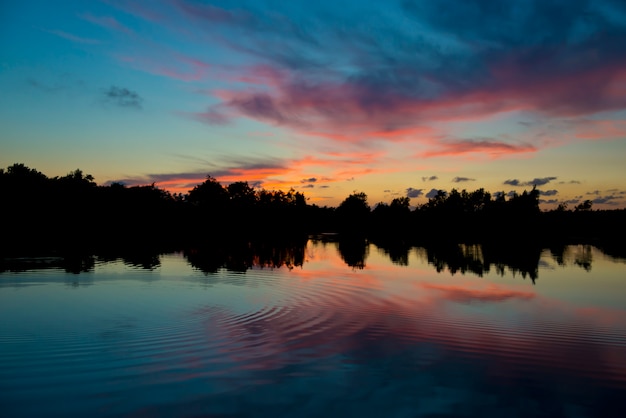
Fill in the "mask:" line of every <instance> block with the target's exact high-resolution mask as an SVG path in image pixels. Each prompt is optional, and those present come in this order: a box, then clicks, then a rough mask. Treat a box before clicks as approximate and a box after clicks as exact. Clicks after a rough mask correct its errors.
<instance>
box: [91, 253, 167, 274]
mask: <svg viewBox="0 0 626 418" xmlns="http://www.w3.org/2000/svg"><path fill="white" fill-rule="evenodd" d="M161 254H162V253H161V252H158V251H154V252H150V251H136V252H124V253H122V254H111V253H108V254H107V253H105V254H102V255H98V262H99V263H111V262H115V261H118V260H119V261H122V263H124V264H125V265H127V266H129V267H132V268H140V269H144V270H154V269H157V268H159V267H160V266H161Z"/></svg>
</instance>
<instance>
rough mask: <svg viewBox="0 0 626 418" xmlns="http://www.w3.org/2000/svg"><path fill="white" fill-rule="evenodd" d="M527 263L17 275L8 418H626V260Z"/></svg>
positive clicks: (456, 251) (334, 263) (347, 263)
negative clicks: (473, 417)
mask: <svg viewBox="0 0 626 418" xmlns="http://www.w3.org/2000/svg"><path fill="white" fill-rule="evenodd" d="M518 251H521V250H519V249H518ZM529 253H530V254H529V255H525V254H511V253H508V255H507V251H502V249H500V252H498V254H499V255H498V256H494V255H493V254H490V253H489V252H488V251H487V249H485V248H483V247H480V246H452V247H450V246H448V247H446V248H438V249H425V248H405V249H401V250H399V251H398V250H393V251H392V250H383V249H381V248H378V247H376V246H375V245H373V244H367V243H364V242H363V243H357V244H354V243H348V244H346V243H336V242H322V241H314V240H309V241H308V242H306V244H303V245H301V246H298V245H295V246H291V247H289V246H286V247H282V248H273V247H268V246H266V247H263V248H260V249H259V248H252V247H250V246H244V247H243V248H240V249H239V253H238V254H236V255H233V254H229V253H228V251H227V250H225V249H220V247H219V246H218V247H213V248H208V249H204V250H194V251H186V252H184V253H183V252H181V253H170V254H156V255H155V254H142V255H133V256H125V257H116V256H98V257H95V256H94V257H83V258H80V259H59V258H39V259H13V260H9V261H6V260H5V262H4V264H3V266H4V267H3V268H2V270H4V271H3V272H2V273H0V318H1V319H0V415H1V416H3V417H44V416H46V417H47V416H59V417H84V416H98V417H100V416H102V417H107V416H111V417H113V416H121V417H174V416H176V417H178V416H180V417H207V416H210V417H231V416H232V417H238V416H243V417H245V416H255V417H257V416H274V417H276V416H278V417H293V416H302V417H320V416H326V417H329V416H340V417H346V416H348V417H349V416H358V417H365V416H374V417H422V416H423V417H446V416H455V417H458V416H483V417H484V416H487V417H490V416H493V417H504V416H506V417H518V416H520V417H522V416H523V417H529V416H545V417H596V416H597V417H612V416H615V417H617V416H620V417H622V416H624V410H625V409H624V408H626V274H625V273H626V264H625V261H624V260H623V259H615V258H612V257H609V256H607V255H605V254H603V253H602V252H601V251H600V250H598V249H596V248H594V247H590V246H570V247H565V248H561V249H558V250H557V251H555V250H541V249H539V250H532V251H530V250H529ZM242 254H243V255H242ZM503 254H504V255H503Z"/></svg>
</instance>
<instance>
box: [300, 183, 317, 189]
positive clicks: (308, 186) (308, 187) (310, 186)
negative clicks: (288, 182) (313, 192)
mask: <svg viewBox="0 0 626 418" xmlns="http://www.w3.org/2000/svg"><path fill="white" fill-rule="evenodd" d="M301 187H302V188H303V189H312V188H314V187H315V184H305V185H304V186H301Z"/></svg>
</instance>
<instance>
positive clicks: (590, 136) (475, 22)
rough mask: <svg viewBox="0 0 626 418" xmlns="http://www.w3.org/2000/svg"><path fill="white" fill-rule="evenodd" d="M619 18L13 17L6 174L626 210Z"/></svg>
mask: <svg viewBox="0 0 626 418" xmlns="http://www.w3.org/2000/svg"><path fill="white" fill-rule="evenodd" d="M625 162H626V2H624V1H623V0H596V1H591V0H559V1H551V0H511V1H501V0H464V1H457V0H438V1H431V0H388V1H373V0H369V1H368V0H333V1H326V0H318V1H315V2H313V1H283V0H280V1H279V0H265V1H260V0H250V1H244V0H229V1H197V0H153V1H135V0H94V1H78V0H75V1H71V0H59V1H49V0H45V1H44V0H22V1H16V0H10V1H5V2H2V3H1V4H0V167H3V168H6V167H8V166H10V165H12V164H13V163H24V164H26V165H27V166H29V167H31V168H35V169H37V170H39V171H41V172H43V173H44V174H46V175H48V176H49V177H53V176H62V175H65V174H67V173H69V172H70V171H73V170H75V169H77V168H79V169H81V170H83V171H84V172H85V173H89V174H92V175H93V176H94V177H95V180H96V182H97V183H98V184H110V183H111V182H122V183H124V184H126V185H128V186H132V185H140V184H152V183H154V184H156V185H157V186H159V187H161V188H164V189H167V190H170V191H173V192H186V191H188V190H190V189H191V188H193V187H194V186H195V185H197V184H199V183H201V182H202V181H204V180H205V179H206V176H207V175H210V176H212V177H214V178H216V179H217V180H218V181H220V182H221V183H222V184H224V185H226V184H229V183H231V182H234V181H248V182H249V184H250V185H253V186H254V187H255V188H265V189H268V190H272V189H281V190H288V189H289V188H294V189H295V190H297V191H301V192H303V193H304V194H305V196H306V197H307V198H309V203H315V204H317V205H320V206H325V205H327V206H336V205H337V204H339V203H340V202H341V201H342V200H343V199H345V198H346V197H347V196H348V195H350V194H351V193H354V192H365V193H366V194H367V195H368V202H369V203H370V204H372V205H374V204H376V203H377V202H389V201H391V200H392V199H394V198H396V197H404V196H407V197H409V198H411V204H412V205H413V206H417V205H420V204H423V203H425V202H427V200H428V197H430V196H432V195H433V193H436V191H437V190H445V191H450V190H451V189H453V188H456V189H457V190H462V189H467V190H468V191H473V190H476V189H479V188H484V189H485V190H487V191H490V192H492V193H495V192H504V193H507V194H508V193H511V192H516V193H521V192H523V191H524V190H530V189H532V187H533V186H536V187H537V189H538V190H539V191H540V193H541V206H542V208H543V209H551V208H554V207H556V205H558V204H559V203H566V204H567V205H568V207H569V208H573V207H574V206H575V205H576V204H578V203H580V202H582V201H584V200H587V199H588V200H591V201H593V203H594V205H593V207H594V208H597V209H602V208H604V209H611V208H624V207H626V164H625Z"/></svg>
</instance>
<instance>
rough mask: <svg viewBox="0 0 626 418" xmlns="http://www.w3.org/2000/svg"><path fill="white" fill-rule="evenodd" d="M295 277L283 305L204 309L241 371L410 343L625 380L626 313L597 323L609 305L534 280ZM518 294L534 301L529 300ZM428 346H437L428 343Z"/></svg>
mask: <svg viewBox="0 0 626 418" xmlns="http://www.w3.org/2000/svg"><path fill="white" fill-rule="evenodd" d="M319 273H321V272H318V274H319ZM329 274H332V273H331V272H329ZM288 287H289V289H288V290H285V293H286V294H287V295H289V296H290V297H289V298H288V299H283V304H282V305H280V306H278V305H265V306H262V307H260V308H258V309H254V310H250V311H249V312H244V313H241V312H240V313H237V314H234V313H233V312H231V311H230V310H229V309H227V308H225V309H219V310H214V309H211V310H210V311H209V312H205V311H203V310H200V311H197V312H196V313H195V315H200V316H201V317H203V323H204V324H205V327H206V328H205V330H204V331H205V332H206V333H207V335H206V339H207V344H208V346H211V344H212V342H214V341H218V342H220V343H219V347H214V348H216V349H218V350H220V351H221V353H222V355H224V356H225V357H227V358H228V359H229V361H228V362H229V363H230V364H232V367H233V368H234V371H237V370H239V371H244V370H245V371H246V372H250V371H255V372H262V371H269V370H274V371H278V370H283V369H284V368H285V367H287V366H291V367H298V368H300V367H302V368H303V369H301V370H300V371H301V372H302V373H305V374H307V373H313V371H312V370H310V369H309V365H311V364H314V363H311V361H315V362H319V361H322V362H331V363H332V362H333V361H334V359H335V358H336V356H342V358H343V359H344V360H343V361H344V362H345V363H346V364H351V363H366V364H371V363H372V362H376V361H382V360H384V361H386V362H389V361H390V360H389V359H393V358H396V357H397V356H399V355H402V353H405V352H410V353H411V356H413V357H414V358H413V359H412V360H414V361H415V364H433V362H435V363H437V362H439V361H440V360H438V359H445V358H449V356H450V355H452V356H453V357H454V358H458V359H468V358H480V359H482V360H481V361H486V362H487V363H488V364H490V366H489V367H490V369H493V370H498V371H499V373H501V375H502V376H501V377H503V378H506V379H516V378H518V377H519V376H523V375H526V374H527V373H528V370H532V369H535V368H537V370H538V371H537V375H547V376H550V378H556V377H557V376H565V375H570V376H585V377H587V378H591V379H603V380H605V381H609V382H612V383H611V385H620V384H621V383H620V382H626V370H622V371H617V372H616V370H615V369H614V367H612V366H611V364H609V363H607V359H609V358H610V359H613V361H615V362H617V364H626V350H624V343H625V342H626V340H624V338H623V337H622V338H621V339H619V338H618V340H615V338H616V335H624V334H619V332H618V331H619V330H620V329H621V330H626V319H624V318H622V319H621V320H619V321H618V322H614V323H613V324H612V327H609V328H607V327H606V326H603V327H598V324H604V325H606V319H605V318H604V316H605V312H604V310H603V309H602V308H598V309H596V310H593V311H592V310H586V311H584V312H583V311H578V310H577V309H575V308H574V307H572V306H569V305H567V304H563V303H561V304H560V305H559V304H557V305H556V306H555V307H551V302H550V301H549V300H546V299H542V298H540V299H539V300H536V299H537V295H536V293H535V291H534V288H533V291H528V290H522V289H521V288H520V286H517V285H512V286H505V285H493V284H481V283H476V282H475V281H468V282H466V283H458V284H455V285H446V284H441V283H438V282H426V283H420V284H419V285H418V287H419V289H421V291H419V290H418V291H417V292H415V294H412V295H410V294H407V295H405V296H404V297H403V296H400V295H395V296H387V297H377V296H376V293H375V292H373V290H374V289H372V288H370V287H367V286H364V283H362V282H360V275H354V276H352V277H350V278H348V277H344V279H343V280H333V279H332V278H330V277H328V278H325V277H322V276H319V275H318V277H317V279H316V281H314V282H311V281H306V282H299V283H294V282H293V280H290V282H289V285H288ZM526 289H528V288H527V287H526ZM449 302H454V303H457V304H458V303H460V304H470V305H474V304H480V305H488V304H493V303H497V304H498V305H499V306H500V307H501V309H505V310H507V313H506V315H503V316H499V315H491V314H487V313H486V311H483V310H478V311H476V310H474V311H472V310H462V311H459V310H456V309H452V308H451V307H450V305H449ZM519 302H522V303H525V304H527V306H526V307H525V308H522V307H521V305H519V304H518V303H519ZM496 313H497V312H496ZM583 314H584V317H582V315H583ZM612 317H614V316H612ZM422 346H426V347H430V349H429V350H426V351H425V352H423V351H421V349H420V348H421V347H422ZM433 352H435V353H436V354H433ZM441 361H443V360H441ZM463 361H465V360H463ZM399 363H402V362H400V361H399ZM316 364H317V363H316ZM437 367H444V366H443V364H438V366H437ZM520 367H522V369H520ZM274 377H276V376H274Z"/></svg>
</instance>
